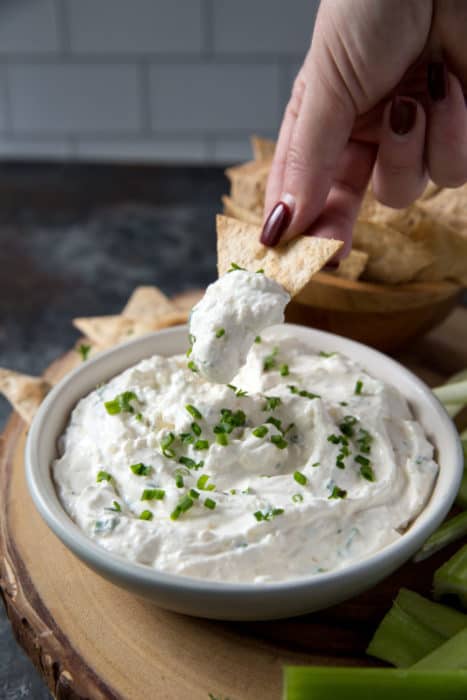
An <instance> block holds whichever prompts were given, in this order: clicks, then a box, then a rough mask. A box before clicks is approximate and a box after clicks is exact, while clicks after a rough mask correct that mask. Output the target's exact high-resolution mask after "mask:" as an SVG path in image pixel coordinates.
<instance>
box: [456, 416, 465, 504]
mask: <svg viewBox="0 0 467 700" xmlns="http://www.w3.org/2000/svg"><path fill="white" fill-rule="evenodd" d="M460 437H461V443H462V448H463V450H464V474H463V476H462V481H461V485H460V486H459V491H458V492H457V496H456V505H458V506H460V507H461V508H466V509H467V430H464V432H463V433H461V436H460Z"/></svg>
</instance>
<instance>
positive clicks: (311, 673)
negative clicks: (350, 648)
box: [283, 666, 467, 700]
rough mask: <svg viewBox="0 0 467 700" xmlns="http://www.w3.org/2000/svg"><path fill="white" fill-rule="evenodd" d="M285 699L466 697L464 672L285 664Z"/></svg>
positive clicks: (423, 699)
mask: <svg viewBox="0 0 467 700" xmlns="http://www.w3.org/2000/svg"><path fill="white" fill-rule="evenodd" d="M283 697H284V700H354V698H356V699H357V700H375V698H377V699H378V700H461V699H462V700H465V698H466V697H467V672H465V671H455V672H453V671H431V670H427V671H416V670H412V669H409V670H404V671H401V670H399V669H393V668H336V667H324V666H286V667H285V670H284V695H283Z"/></svg>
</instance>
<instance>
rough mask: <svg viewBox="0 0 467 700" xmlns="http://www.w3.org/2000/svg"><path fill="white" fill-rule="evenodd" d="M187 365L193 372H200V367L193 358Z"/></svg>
mask: <svg viewBox="0 0 467 700" xmlns="http://www.w3.org/2000/svg"><path fill="white" fill-rule="evenodd" d="M187 367H188V369H191V371H192V372H199V369H198V368H197V366H196V363H195V362H194V361H193V360H190V361H189V362H188V363H187Z"/></svg>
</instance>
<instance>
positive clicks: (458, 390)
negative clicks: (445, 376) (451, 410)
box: [433, 379, 467, 405]
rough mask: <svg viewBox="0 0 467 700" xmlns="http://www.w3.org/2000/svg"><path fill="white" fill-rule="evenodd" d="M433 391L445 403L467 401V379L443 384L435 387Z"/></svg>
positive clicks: (463, 402) (462, 402) (464, 402)
mask: <svg viewBox="0 0 467 700" xmlns="http://www.w3.org/2000/svg"><path fill="white" fill-rule="evenodd" d="M433 393H434V394H435V396H437V397H438V399H439V400H440V401H442V402H443V403H458V404H462V405H465V404H466V403H467V379H462V380H461V381H458V382H451V383H449V382H448V383H447V384H443V385H442V386H438V387H436V389H433Z"/></svg>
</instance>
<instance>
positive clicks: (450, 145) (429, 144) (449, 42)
mask: <svg viewBox="0 0 467 700" xmlns="http://www.w3.org/2000/svg"><path fill="white" fill-rule="evenodd" d="M466 36H467V2H465V0H352V1H351V2H349V0H322V3H321V6H320V9H319V12H318V16H317V19H316V25H315V30H314V33H313V39H312V43H311V47H310V50H309V52H308V54H307V56H306V58H305V62H304V64H303V67H302V68H301V70H300V72H299V74H298V76H297V78H296V80H295V84H294V87H293V91H292V96H291V98H290V101H289V103H288V105H287V108H286V111H285V115H284V118H283V122H282V126H281V129H280V133H279V139H278V142H277V147H276V152H275V156H274V160H273V164H272V169H271V174H270V176H269V181H268V186H267V191H266V204H265V213H266V214H267V215H268V218H267V219H266V222H265V225H264V229H263V233H262V236H261V242H262V243H264V244H265V245H276V244H277V243H278V242H279V240H280V241H281V242H282V241H287V240H289V239H290V238H293V237H294V236H297V235H298V234H301V233H306V234H307V235H315V234H316V235H319V236H321V237H327V238H339V239H341V240H343V241H344V242H345V245H344V246H343V249H341V256H340V257H344V256H345V255H346V254H347V253H348V251H349V249H350V245H351V235H352V229H353V225H354V223H355V220H356V218H357V215H358V210H359V207H360V204H361V201H362V197H363V194H364V192H365V190H366V187H367V185H368V182H369V180H370V177H371V175H372V173H373V178H372V184H373V190H374V194H375V196H376V197H377V199H379V200H380V201H381V202H382V203H383V204H387V205H388V206H391V207H396V208H399V207H405V206H408V205H409V204H410V203H411V202H413V201H414V200H415V199H416V198H417V197H418V196H419V195H420V194H421V192H422V191H423V189H424V187H425V185H426V182H427V177H428V175H429V176H430V177H431V179H432V180H434V182H435V183H436V184H438V185H441V186H444V187H456V186H459V185H461V184H463V183H464V182H465V181H466V180H467V109H466V103H465V98H464V93H463V90H462V86H464V87H466V86H467V41H466V39H465V37H466Z"/></svg>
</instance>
